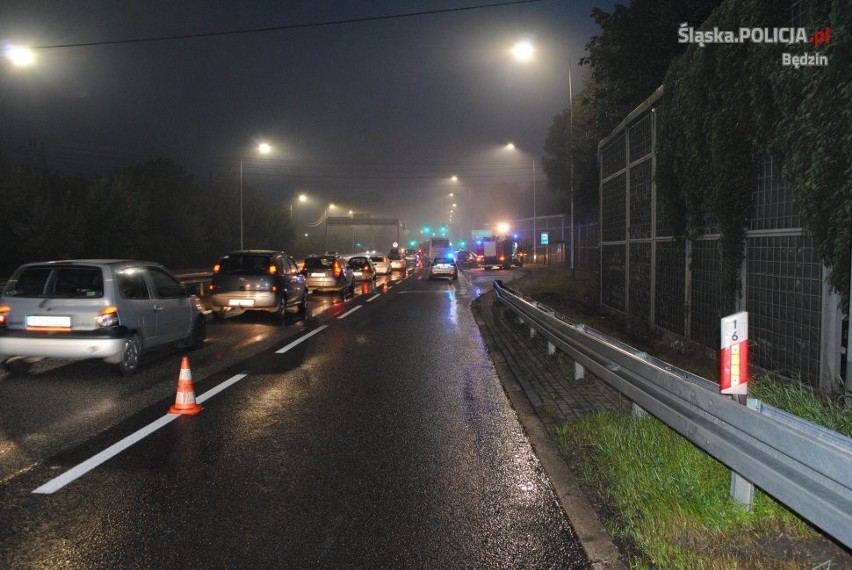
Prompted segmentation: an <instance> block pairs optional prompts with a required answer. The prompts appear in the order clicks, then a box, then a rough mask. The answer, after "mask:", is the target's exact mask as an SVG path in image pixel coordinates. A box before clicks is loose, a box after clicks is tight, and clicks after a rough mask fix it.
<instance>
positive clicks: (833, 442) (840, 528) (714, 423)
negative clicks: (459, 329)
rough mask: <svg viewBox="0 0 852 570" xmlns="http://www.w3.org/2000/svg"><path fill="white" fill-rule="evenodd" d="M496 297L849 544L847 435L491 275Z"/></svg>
mask: <svg viewBox="0 0 852 570" xmlns="http://www.w3.org/2000/svg"><path fill="white" fill-rule="evenodd" d="M494 292H495V294H496V296H497V299H498V300H499V301H500V302H501V303H503V304H504V305H506V306H507V307H508V308H509V309H511V310H512V311H513V312H514V313H515V314H516V315H518V317H519V318H520V319H521V320H523V321H524V322H525V323H526V324H528V325H529V326H530V327H531V330H535V331H536V332H537V333H539V334H541V335H542V336H544V337H545V338H546V339H547V340H548V342H549V343H551V344H552V345H555V346H556V347H558V348H559V350H561V351H563V352H564V353H566V354H567V355H568V356H570V357H571V358H572V359H573V360H574V361H575V362H577V363H578V364H579V365H581V366H583V367H584V368H586V369H587V370H589V371H590V372H592V373H594V374H595V375H597V376H598V377H600V378H602V379H603V380H604V381H605V382H607V383H608V384H609V385H610V386H612V387H613V388H615V389H616V390H618V391H619V392H621V393H622V394H624V395H625V396H627V397H628V398H629V399H630V400H631V401H633V402H634V403H635V404H636V405H637V406H639V407H641V408H642V409H644V410H646V411H647V412H649V413H650V414H652V415H654V416H655V417H657V418H658V419H659V420H661V421H662V422H664V423H665V424H667V425H668V426H669V427H671V428H672V429H674V430H675V431H677V432H678V433H680V434H681V435H683V436H684V437H686V438H687V439H689V440H690V441H691V442H692V443H694V444H695V445H697V446H698V447H700V448H701V449H703V450H704V451H706V452H707V453H708V454H710V455H711V456H712V457H714V458H716V459H717V460H719V461H721V462H722V463H724V464H725V465H727V466H728V467H729V468H731V469H732V470H733V471H735V472H736V473H737V474H739V475H740V476H742V477H744V478H745V479H747V480H748V481H750V482H751V483H753V484H754V485H756V486H758V487H760V488H761V489H762V490H764V491H765V492H766V493H768V494H769V495H771V496H772V497H774V498H775V499H777V500H778V501H779V502H781V503H783V504H784V505H786V506H787V507H788V508H790V509H791V510H793V511H795V512H796V513H798V514H799V515H800V516H801V517H803V518H804V519H806V520H808V521H810V522H811V523H812V524H813V525H814V526H816V527H817V528H819V529H820V530H822V531H823V532H825V533H826V534H828V535H830V536H832V537H834V538H835V539H836V540H837V541H839V542H840V543H842V544H843V545H845V546H846V547H847V548H852V439H850V438H848V437H845V436H843V435H841V434H839V433H837V432H834V431H831V430H828V429H825V428H823V427H821V426H818V425H815V424H813V423H810V422H807V421H805V420H802V419H801V418H797V417H796V416H793V415H790V414H787V413H786V412H783V411H781V410H778V409H777V408H773V407H772V406H769V405H768V404H765V403H763V402H760V401H759V400H755V399H749V405H748V406H743V405H741V404H739V403H737V402H735V401H734V400H732V399H730V398H728V397H727V396H723V395H721V394H720V393H719V385H718V384H716V383H715V382H711V381H710V380H707V379H706V378H702V377H700V376H696V375H694V374H691V373H689V372H686V371H684V370H681V369H679V368H676V367H674V366H672V365H670V364H668V363H666V362H663V361H661V360H659V359H657V358H654V357H652V356H649V355H648V354H646V353H644V352H640V351H638V350H636V349H635V348H633V347H630V346H628V345H626V344H624V343H622V342H620V341H618V340H616V339H613V338H611V337H609V336H607V335H605V334H603V333H601V332H599V331H596V330H594V329H592V328H590V327H587V326H586V325H584V324H582V323H579V322H576V321H573V320H572V319H569V318H567V317H565V316H564V315H560V314H558V313H556V312H555V311H554V310H553V309H551V308H549V307H547V306H546V305H542V304H541V303H538V302H536V301H532V300H529V299H526V298H524V297H523V295H521V294H520V293H518V292H515V291H513V290H511V289H509V288H508V287H505V286H504V285H503V283H502V282H501V281H495V282H494Z"/></svg>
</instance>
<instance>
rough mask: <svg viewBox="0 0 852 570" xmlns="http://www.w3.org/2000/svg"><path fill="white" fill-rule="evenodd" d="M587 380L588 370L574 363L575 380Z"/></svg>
mask: <svg viewBox="0 0 852 570" xmlns="http://www.w3.org/2000/svg"><path fill="white" fill-rule="evenodd" d="M585 378H586V369H585V368H583V366H582V365H581V364H580V363H579V362H577V361H576V360H575V361H574V380H584V379H585Z"/></svg>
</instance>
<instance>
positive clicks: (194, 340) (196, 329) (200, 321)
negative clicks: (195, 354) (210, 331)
mask: <svg viewBox="0 0 852 570" xmlns="http://www.w3.org/2000/svg"><path fill="white" fill-rule="evenodd" d="M206 338H207V318H206V317H205V316H204V315H198V317H196V319H195V322H194V323H193V324H192V332H191V333H189V338H188V339H187V343H186V346H187V347H188V348H189V349H190V350H200V349H202V348H204V339H206Z"/></svg>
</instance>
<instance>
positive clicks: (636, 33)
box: [580, 0, 721, 138]
mask: <svg viewBox="0 0 852 570" xmlns="http://www.w3.org/2000/svg"><path fill="white" fill-rule="evenodd" d="M719 4H721V1H720V0H686V1H683V0H663V1H661V0H632V1H631V2H630V5H629V6H624V5H623V4H616V5H615V8H614V9H613V11H612V13H611V14H610V13H608V12H605V11H604V10H601V9H600V8H595V9H594V10H592V18H593V19H594V20H595V22H597V23H598V25H599V26H600V27H601V33H600V34H599V35H595V36H592V38H591V39H590V40H589V42H588V43H587V44H586V53H587V55H586V56H585V57H583V58H582V59H581V60H580V64H581V65H588V66H589V78H590V81H588V82H587V84H586V86H585V89H584V92H583V96H584V98H585V99H586V100H588V101H590V103H591V109H590V110H591V116H590V123H589V124H590V125H592V126H593V127H594V129H595V131H596V132H597V134H598V138H602V137H603V136H605V135H606V134H608V133H609V132H610V131H611V130H612V129H613V128H614V127H615V126H616V125H617V124H618V123H619V122H621V120H622V119H623V118H624V117H625V116H626V115H627V114H628V113H630V111H632V110H633V109H635V108H636V106H637V105H639V104H640V103H641V102H642V101H644V100H645V99H646V98H647V97H648V96H650V95H651V94H652V93H653V92H654V91H655V90H656V89H657V87H659V86H660V84H661V83H662V81H663V78H664V77H665V75H666V71H667V70H668V67H669V64H670V63H671V61H672V59H674V57H675V56H677V55H679V54H681V53H683V51H684V50H685V48H686V46H685V45H684V44H679V43H678V35H677V30H678V27H679V26H680V24H681V23H683V22H688V23H693V24H695V25H698V24H700V23H701V22H704V20H705V19H707V17H708V16H709V15H710V13H711V12H712V11H713V9H714V8H715V7H716V6H718V5H719Z"/></svg>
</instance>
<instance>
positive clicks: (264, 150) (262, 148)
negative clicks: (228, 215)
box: [240, 142, 272, 249]
mask: <svg viewBox="0 0 852 570" xmlns="http://www.w3.org/2000/svg"><path fill="white" fill-rule="evenodd" d="M256 150H257V152H259V153H260V154H269V153H270V152H271V151H272V147H271V146H270V145H269V143H265V142H264V143H260V144H259V145H257V149H256ZM243 238H244V232H243V157H242V156H240V249H245V243H244V239H243Z"/></svg>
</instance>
